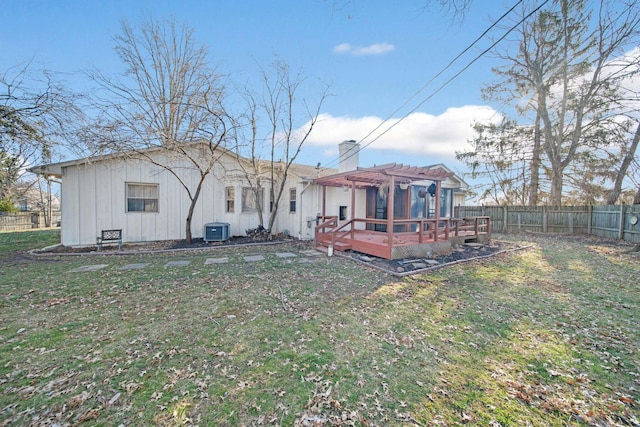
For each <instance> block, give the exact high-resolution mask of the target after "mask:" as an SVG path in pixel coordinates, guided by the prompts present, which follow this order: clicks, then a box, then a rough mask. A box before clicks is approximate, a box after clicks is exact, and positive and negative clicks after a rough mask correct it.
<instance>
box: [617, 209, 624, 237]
mask: <svg viewBox="0 0 640 427" xmlns="http://www.w3.org/2000/svg"><path fill="white" fill-rule="evenodd" d="M624 206H625V205H624V204H622V205H620V226H619V227H618V239H620V240H622V238H623V237H624Z"/></svg>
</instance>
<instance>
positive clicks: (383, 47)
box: [333, 42, 396, 56]
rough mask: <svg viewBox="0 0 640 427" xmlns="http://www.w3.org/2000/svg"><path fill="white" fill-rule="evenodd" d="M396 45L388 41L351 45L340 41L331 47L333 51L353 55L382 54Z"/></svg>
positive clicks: (390, 50)
mask: <svg viewBox="0 0 640 427" xmlns="http://www.w3.org/2000/svg"><path fill="white" fill-rule="evenodd" d="M395 49H396V47H395V46H394V45H392V44H390V43H387V42H384V43H375V44H372V45H369V46H352V45H351V44H349V43H341V44H339V45H337V46H335V47H334V48H333V51H334V52H335V53H339V54H351V55H354V56H368V55H384V54H385V53H389V52H392V51H394V50H395Z"/></svg>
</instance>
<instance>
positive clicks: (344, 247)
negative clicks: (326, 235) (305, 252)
mask: <svg viewBox="0 0 640 427" xmlns="http://www.w3.org/2000/svg"><path fill="white" fill-rule="evenodd" d="M330 245H331V242H330V241H319V242H318V246H316V249H318V250H321V251H323V252H327V250H328V248H329V246H330ZM352 248H353V246H351V245H350V244H349V243H344V242H336V243H335V245H333V250H334V251H340V252H344V251H348V250H351V249H352Z"/></svg>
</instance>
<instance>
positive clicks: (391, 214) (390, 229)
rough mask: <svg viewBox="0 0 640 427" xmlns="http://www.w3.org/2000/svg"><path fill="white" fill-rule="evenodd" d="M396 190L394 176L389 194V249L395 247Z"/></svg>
mask: <svg viewBox="0 0 640 427" xmlns="http://www.w3.org/2000/svg"><path fill="white" fill-rule="evenodd" d="M395 190H396V180H395V177H394V176H393V175H391V178H390V179H389V194H388V195H387V240H388V241H389V247H392V246H393V221H394V219H395V218H394V215H393V214H394V212H393V211H394V209H393V208H394V206H395V205H394V200H393V199H394V197H395Z"/></svg>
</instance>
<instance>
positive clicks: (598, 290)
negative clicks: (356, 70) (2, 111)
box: [0, 231, 640, 426]
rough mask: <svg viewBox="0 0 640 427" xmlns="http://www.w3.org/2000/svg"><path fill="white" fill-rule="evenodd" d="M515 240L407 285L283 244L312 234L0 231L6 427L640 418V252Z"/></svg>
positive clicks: (1, 421)
mask: <svg viewBox="0 0 640 427" xmlns="http://www.w3.org/2000/svg"><path fill="white" fill-rule="evenodd" d="M506 238H509V239H511V240H514V241H520V242H523V243H527V244H529V245H532V247H531V249H529V250H527V251H521V252H517V253H514V254H511V255H509V256H502V257H500V258H494V259H492V260H489V261H484V262H482V263H471V264H467V265H464V266H457V267H452V268H448V269H444V270H440V271H438V273H436V274H434V273H430V274H427V275H421V276H412V277H408V278H405V279H396V278H391V277H388V276H385V275H384V274H382V273H380V272H378V271H374V270H369V269H367V268H365V267H362V266H361V265H358V264H353V263H351V262H350V261H348V260H346V259H343V258H340V257H332V258H327V257H325V256H321V257H317V258H314V262H305V260H306V258H304V257H301V256H298V257H295V258H283V259H281V258H278V257H276V256H275V252H276V251H292V252H296V251H298V250H299V249H300V247H299V246H291V247H287V246H275V247H274V246H270V247H264V248H256V247H251V248H233V249H224V252H220V251H219V250H218V251H216V252H191V253H176V254H158V255H128V256H92V257H59V258H46V259H33V258H29V257H27V256H25V254H24V251H25V250H27V249H29V248H35V247H42V246H47V245H49V244H53V243H55V242H56V240H57V239H58V236H57V234H56V232H55V231H40V232H25V233H3V234H0V262H2V270H1V272H0V425H3V426H4V425H42V424H54V423H57V424H58V425H71V424H73V425H82V424H85V425H104V426H111V425H120V424H123V425H151V424H155V425H190V424H199V425H363V426H364V425H368V426H370V425H412V424H415V425H451V426H452V425H461V424H467V425H486V426H497V425H502V426H508V425H513V426H520V425H534V426H538V425H552V426H553V425H557V426H565V425H596V424H600V425H629V424H631V425H633V423H634V422H635V423H638V419H639V407H638V405H639V403H638V402H639V401H640V396H639V392H638V389H639V388H640V366H639V365H640V356H639V354H640V353H639V351H640V348H639V343H640V331H639V328H638V322H639V320H638V319H639V314H640V309H639V307H640V283H639V282H640V280H638V278H639V277H640V268H639V267H638V265H639V264H638V261H639V258H638V254H637V253H635V254H627V253H624V250H625V249H626V247H617V246H616V245H611V244H609V243H606V242H597V241H590V240H586V239H567V238H541V237H535V236H533V237H523V236H515V237H514V236H507V237H506ZM257 253H262V254H263V255H264V256H265V261H264V262H257V263H244V262H243V261H242V257H243V256H244V255H249V254H257ZM218 256H227V257H229V260H230V262H229V263H228V264H212V265H205V260H206V258H209V257H218ZM177 260H190V261H191V263H190V264H189V266H187V267H174V268H167V267H164V264H165V263H166V262H168V261H177ZM131 263H149V266H148V267H147V268H145V269H142V270H128V271H125V270H120V269H119V267H121V266H123V265H125V264H131ZM87 264H108V267H106V268H104V269H102V270H99V271H97V272H85V273H71V270H72V269H74V268H77V267H79V266H82V265H87Z"/></svg>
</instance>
